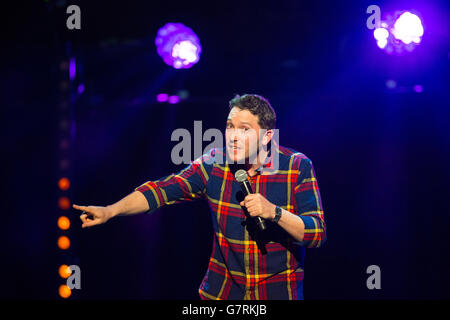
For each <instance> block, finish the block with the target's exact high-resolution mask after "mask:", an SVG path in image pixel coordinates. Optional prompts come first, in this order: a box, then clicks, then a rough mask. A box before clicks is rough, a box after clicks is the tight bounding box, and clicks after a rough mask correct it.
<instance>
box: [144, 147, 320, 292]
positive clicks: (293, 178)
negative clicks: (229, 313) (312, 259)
mask: <svg viewBox="0 0 450 320" xmlns="http://www.w3.org/2000/svg"><path fill="white" fill-rule="evenodd" d="M224 152H225V149H212V150H211V151H210V152H208V153H206V154H205V155H203V156H202V157H200V158H199V159H197V160H195V161H193V162H192V163H191V164H190V165H189V166H187V167H186V168H185V169H183V170H182V171H180V172H179V173H177V174H172V175H169V176H167V177H165V178H162V179H160V180H157V181H149V182H146V183H144V184H142V185H141V186H139V187H138V188H136V189H135V190H137V191H140V192H142V193H143V194H144V196H145V197H146V199H147V201H148V204H149V207H150V210H149V211H148V213H151V212H153V211H155V210H156V209H157V208H160V207H162V206H164V205H169V204H174V203H179V202H182V201H192V200H196V199H206V200H207V201H208V203H209V206H210V208H211V215H212V225H213V229H214V241H213V247H212V253H211V257H210V259H209V265H208V270H207V272H206V275H205V277H204V279H203V281H202V283H201V285H200V288H199V294H200V298H202V299H233V300H238V299H239V300H240V299H303V269H304V255H305V247H309V248H313V247H320V246H321V245H322V244H323V243H324V242H325V240H326V232H325V221H324V216H323V209H322V202H321V198H320V193H319V188H318V184H317V180H316V177H315V173H314V169H313V166H312V163H311V161H310V160H309V159H308V158H307V157H306V156H305V155H304V154H302V153H299V152H295V151H293V150H291V149H288V148H284V147H281V146H279V147H278V148H276V152H277V153H278V156H279V158H278V159H279V160H278V161H279V163H278V170H277V171H275V172H274V173H273V174H267V175H266V174H264V173H263V174H260V173H258V174H256V175H255V176H252V177H249V180H250V182H251V185H252V189H253V192H255V193H260V194H262V195H263V196H264V197H265V198H266V199H268V200H269V201H270V202H272V203H273V204H275V205H278V206H279V207H281V208H283V209H285V210H287V211H289V212H291V213H293V214H296V215H299V216H300V218H301V219H302V220H303V222H304V224H305V234H304V238H303V241H302V242H297V241H296V240H295V239H294V238H292V236H290V235H289V234H288V233H287V232H286V231H285V230H284V229H282V228H281V227H280V226H279V225H277V224H276V223H273V222H271V221H266V226H267V229H266V230H265V231H264V232H259V230H257V228H256V224H255V222H254V219H252V218H250V217H249V215H248V212H247V211H246V209H245V208H243V207H241V206H240V205H239V203H240V201H242V200H243V198H244V195H243V193H242V191H241V187H240V185H239V183H238V182H237V181H236V180H235V178H234V174H233V166H229V165H228V164H227V161H226V160H224V159H225V158H226V156H225V155H224ZM219 157H221V158H219ZM218 159H222V160H223V161H217V160H218ZM272 159H273V158H272ZM264 166H265V167H270V166H271V162H270V161H269V162H268V163H267V164H265V165H264Z"/></svg>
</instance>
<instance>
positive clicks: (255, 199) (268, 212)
mask: <svg viewBox="0 0 450 320" xmlns="http://www.w3.org/2000/svg"><path fill="white" fill-rule="evenodd" d="M234 177H235V178H236V180H237V181H238V182H239V183H240V185H241V189H242V192H243V193H244V195H245V199H244V201H241V203H240V205H241V206H245V207H246V208H247V211H248V213H249V214H250V216H252V217H255V219H256V224H257V225H258V228H259V229H260V230H261V231H264V230H265V229H266V223H265V221H264V219H273V217H274V216H275V207H276V206H275V205H274V204H272V203H271V202H270V201H269V200H267V199H266V198H264V197H263V196H262V195H261V194H259V193H253V190H252V187H251V185H250V182H249V181H248V174H247V172H246V171H245V170H242V169H241V170H238V171H237V172H236V173H235V175H234Z"/></svg>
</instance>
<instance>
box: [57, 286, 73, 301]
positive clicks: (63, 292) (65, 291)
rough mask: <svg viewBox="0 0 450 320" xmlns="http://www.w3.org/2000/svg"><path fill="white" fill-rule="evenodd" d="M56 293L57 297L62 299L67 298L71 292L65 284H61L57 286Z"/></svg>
mask: <svg viewBox="0 0 450 320" xmlns="http://www.w3.org/2000/svg"><path fill="white" fill-rule="evenodd" d="M58 292H59V296H60V297H61V298H64V299H67V298H69V297H70V295H71V294H72V290H70V288H69V287H68V286H67V285H65V284H62V285H60V286H59V290H58Z"/></svg>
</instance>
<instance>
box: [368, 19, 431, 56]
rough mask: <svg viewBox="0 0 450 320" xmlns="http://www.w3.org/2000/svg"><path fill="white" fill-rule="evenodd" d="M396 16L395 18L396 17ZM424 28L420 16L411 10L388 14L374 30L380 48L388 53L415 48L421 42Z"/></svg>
mask: <svg viewBox="0 0 450 320" xmlns="http://www.w3.org/2000/svg"><path fill="white" fill-rule="evenodd" d="M394 17H395V18H394ZM423 33H424V29H423V26H422V21H421V20H420V18H419V16H418V15H416V14H413V13H411V12H409V11H401V12H397V13H396V14H394V15H388V16H387V20H386V21H382V22H381V23H380V26H379V27H378V28H376V29H375V30H374V32H373V36H374V38H375V39H376V41H377V45H378V47H379V48H380V49H384V50H385V51H386V52H387V53H392V52H395V53H399V54H400V53H403V52H404V51H405V50H406V51H412V50H414V47H415V46H417V45H418V44H420V42H421V40H422V36H423Z"/></svg>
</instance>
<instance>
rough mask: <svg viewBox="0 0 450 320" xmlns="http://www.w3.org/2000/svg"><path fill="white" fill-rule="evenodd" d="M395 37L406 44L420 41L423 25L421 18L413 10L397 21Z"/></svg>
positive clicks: (394, 31) (394, 29)
mask: <svg viewBox="0 0 450 320" xmlns="http://www.w3.org/2000/svg"><path fill="white" fill-rule="evenodd" d="M392 33H393V34H394V37H395V38H396V39H398V40H401V41H402V42H403V43H404V44H410V43H411V42H415V43H420V40H421V37H422V36H423V26H422V21H420V18H419V17H418V16H416V15H415V14H412V13H411V12H405V13H403V14H402V15H400V17H398V19H397V20H396V21H395V24H394V28H393V30H392Z"/></svg>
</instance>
